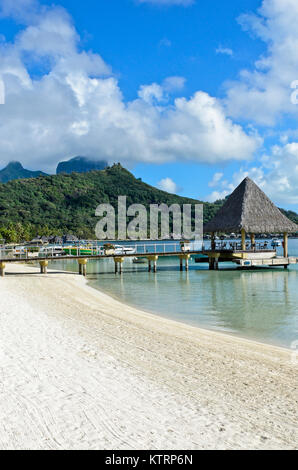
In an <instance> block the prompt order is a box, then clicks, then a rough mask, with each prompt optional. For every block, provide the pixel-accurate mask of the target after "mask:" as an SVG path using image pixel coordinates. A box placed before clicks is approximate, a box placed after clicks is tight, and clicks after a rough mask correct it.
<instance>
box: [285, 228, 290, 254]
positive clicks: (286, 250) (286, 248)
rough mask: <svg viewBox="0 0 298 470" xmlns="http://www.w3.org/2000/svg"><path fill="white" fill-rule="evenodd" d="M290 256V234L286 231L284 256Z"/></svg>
mask: <svg viewBox="0 0 298 470" xmlns="http://www.w3.org/2000/svg"><path fill="white" fill-rule="evenodd" d="M288 256H289V249H288V234H287V233H286V232H285V233H284V258H287V257H288Z"/></svg>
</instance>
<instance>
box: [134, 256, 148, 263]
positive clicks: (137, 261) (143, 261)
mask: <svg viewBox="0 0 298 470" xmlns="http://www.w3.org/2000/svg"><path fill="white" fill-rule="evenodd" d="M132 262H133V263H134V264H146V263H147V258H143V257H135V258H133V259H132Z"/></svg>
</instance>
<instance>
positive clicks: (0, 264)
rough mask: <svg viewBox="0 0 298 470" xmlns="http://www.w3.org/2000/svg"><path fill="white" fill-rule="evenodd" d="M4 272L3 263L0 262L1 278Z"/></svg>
mask: <svg viewBox="0 0 298 470" xmlns="http://www.w3.org/2000/svg"><path fill="white" fill-rule="evenodd" d="M4 270H5V263H3V261H1V262H0V276H1V277H4V275H5V272H4Z"/></svg>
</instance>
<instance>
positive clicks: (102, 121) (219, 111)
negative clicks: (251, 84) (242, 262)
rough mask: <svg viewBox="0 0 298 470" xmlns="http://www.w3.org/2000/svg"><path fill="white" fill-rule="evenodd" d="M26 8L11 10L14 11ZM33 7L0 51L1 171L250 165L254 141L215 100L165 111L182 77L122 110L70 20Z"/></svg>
mask: <svg viewBox="0 0 298 470" xmlns="http://www.w3.org/2000/svg"><path fill="white" fill-rule="evenodd" d="M24 1H25V0H15V1H14V2H13V4H12V5H13V6H14V8H16V11H17V12H19V11H20V10H19V9H18V8H17V6H18V5H22V4H23V2H24ZM18 2H19V3H18ZM4 3H5V4H6V5H8V4H9V2H8V0H6V1H5V2H3V0H2V3H0V4H1V5H2V6H3V5H4ZM34 8H35V10H34V13H32V15H33V16H31V18H32V24H31V23H30V24H28V25H27V26H26V27H25V28H23V29H22V30H21V32H20V33H19V34H18V35H17V36H16V38H15V41H14V42H12V43H6V42H5V43H2V44H0V78H1V77H2V78H3V80H4V82H5V89H6V97H5V98H6V104H5V105H1V106H0V142H1V161H0V164H1V165H2V166H3V165H5V164H6V163H7V162H8V161H10V160H21V161H22V162H23V163H24V164H26V165H27V166H30V167H32V168H39V169H44V170H47V171H53V170H54V168H55V166H56V164H57V162H58V161H59V160H61V158H66V157H68V156H69V157H71V156H74V155H86V156H89V157H93V158H107V159H108V160H109V161H110V162H114V161H122V162H123V163H124V164H127V165H129V164H133V163H135V162H137V161H145V162H152V163H159V162H168V161H175V160H180V161H183V160H184V161H186V160H192V161H197V162H208V163H215V162H222V161H228V160H231V159H235V160H245V159H249V158H251V157H252V156H253V154H254V152H255V150H256V149H257V147H258V145H259V144H260V139H259V138H258V136H256V135H255V134H253V133H248V132H246V131H245V130H244V129H243V128H242V127H241V126H239V125H237V124H235V123H233V122H232V120H230V119H228V118H227V117H226V115H225V111H224V108H223V107H222V105H221V103H220V102H219V101H218V100H217V99H216V98H212V97H211V96H209V95H208V94H207V93H204V92H201V91H199V92H197V93H195V94H194V95H193V96H192V97H191V98H189V99H187V98H177V99H175V100H174V102H171V101H170V102H168V101H167V98H168V94H169V93H170V92H171V91H175V90H178V89H181V88H182V86H183V84H184V79H183V78H182V77H169V78H168V79H166V80H165V81H164V82H163V83H162V84H156V83H154V84H149V85H143V86H141V87H140V90H139V93H138V98H137V99H135V100H133V101H130V102H125V101H124V99H123V95H122V92H121V90H120V88H119V84H118V82H117V80H116V78H115V77H114V76H113V75H112V73H111V70H110V68H109V66H108V65H107V64H106V63H105V62H104V61H103V60H102V58H101V57H100V56H99V55H98V54H94V53H92V52H90V51H82V50H81V49H80V48H79V46H80V38H79V36H78V34H77V32H76V30H75V28H74V25H73V23H72V21H71V19H70V17H69V16H68V14H67V13H66V12H65V11H64V10H62V9H61V8H56V7H52V8H43V9H42V12H41V11H39V12H38V5H37V4H36V3H35V6H34ZM6 11H7V10H6ZM7 14H8V13H7ZM11 14H13V15H14V16H16V14H19V13H15V10H14V11H13V12H11ZM30 15H31V13H30ZM28 18H29V16H27V17H26V20H27V19H28ZM36 66H38V67H40V68H41V69H42V67H44V68H45V69H46V70H47V71H46V72H45V73H44V74H43V75H42V76H41V77H40V78H38V79H36V78H32V76H31V74H30V70H31V68H34V67H36Z"/></svg>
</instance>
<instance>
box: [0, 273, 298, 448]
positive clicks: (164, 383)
mask: <svg viewBox="0 0 298 470" xmlns="http://www.w3.org/2000/svg"><path fill="white" fill-rule="evenodd" d="M7 272H8V275H7V276H6V277H5V278H4V279H0V293H1V295H0V337H1V347H0V359H1V360H0V449H214V448H217V449H245V448H252V449H268V448H270V449H272V448H274V449H296V448H297V447H298V434H297V428H298V427H297V408H298V407H297V401H298V393H297V388H298V387H297V385H298V381H297V365H296V366H295V364H293V363H292V361H291V351H287V350H286V349H282V348H278V347H274V346H269V345H263V344H259V343H254V342H251V341H248V340H242V339H239V338H236V337H232V336H228V335H224V334H220V333H214V332H210V331H207V330H201V329H199V328H195V327H191V326H188V325H184V324H180V323H176V322H174V321H171V320H167V319H164V318H161V317H157V316H154V315H151V314H148V313H145V312H141V311H139V310H136V309H135V308H133V307H129V306H126V305H123V304H121V303H120V302H118V301H116V300H114V299H112V298H110V297H109V296H107V295H105V294H103V293H101V292H99V291H97V290H95V289H92V288H91V287H89V286H87V285H86V281H85V280H84V279H83V278H82V277H79V276H76V275H73V274H69V273H65V274H61V273H59V274H55V273H52V272H51V273H49V274H48V275H46V276H42V275H40V274H39V272H38V270H37V269H35V268H32V267H24V266H22V265H11V266H9V267H8V269H7ZM9 272H14V273H19V275H13V276H12V275H9ZM24 272H31V273H34V274H32V275H27V276H23V275H21V274H20V273H24Z"/></svg>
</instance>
